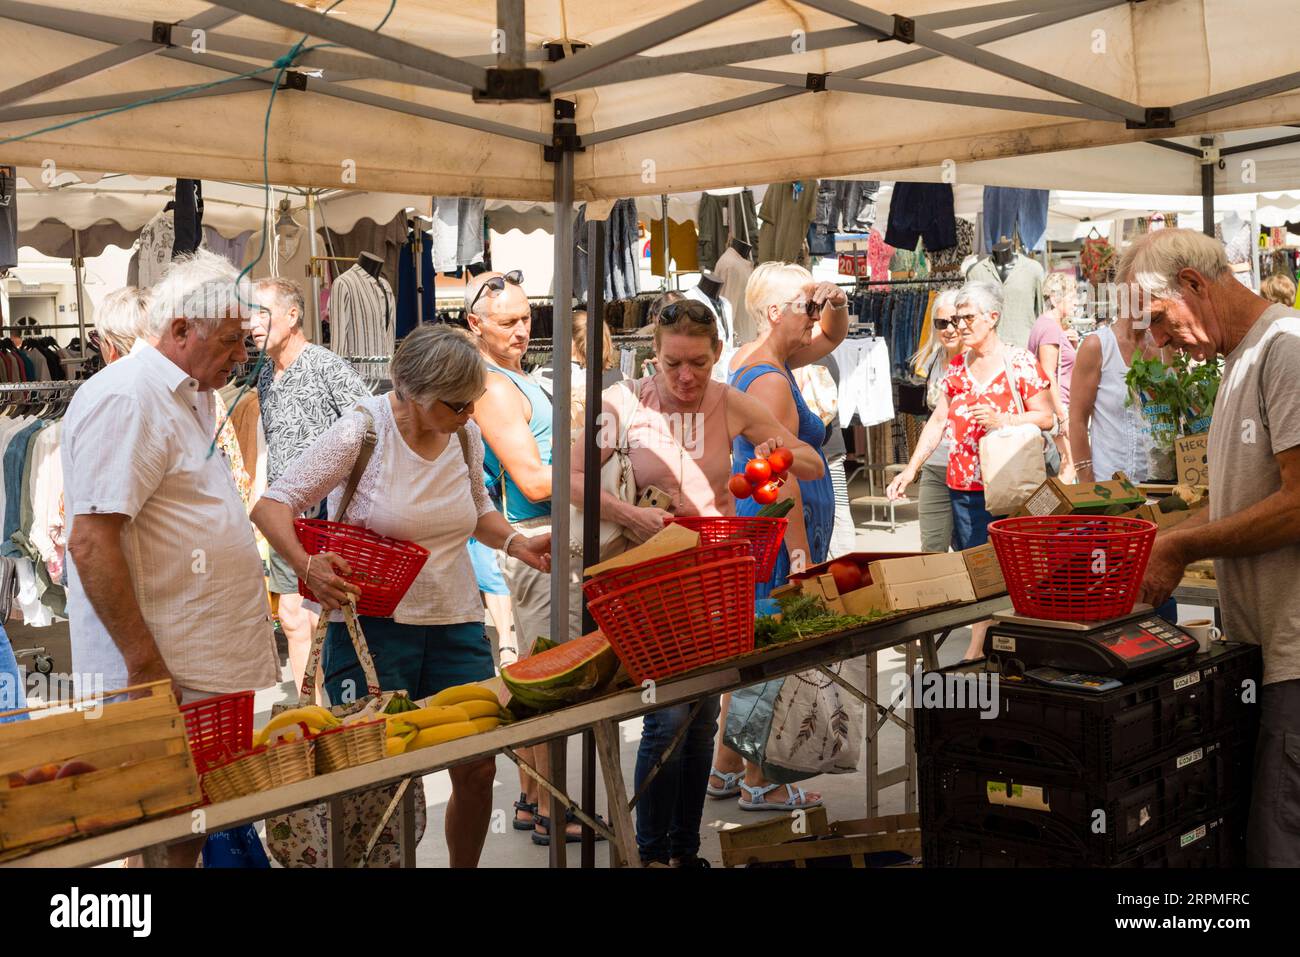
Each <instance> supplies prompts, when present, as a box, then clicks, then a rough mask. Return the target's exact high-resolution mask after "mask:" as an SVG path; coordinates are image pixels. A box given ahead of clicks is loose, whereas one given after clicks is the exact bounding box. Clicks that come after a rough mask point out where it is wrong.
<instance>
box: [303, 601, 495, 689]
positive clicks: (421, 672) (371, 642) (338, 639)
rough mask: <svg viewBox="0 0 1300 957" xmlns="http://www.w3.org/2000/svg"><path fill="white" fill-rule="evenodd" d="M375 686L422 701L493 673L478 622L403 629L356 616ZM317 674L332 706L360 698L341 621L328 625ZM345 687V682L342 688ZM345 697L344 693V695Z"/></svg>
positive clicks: (359, 676)
mask: <svg viewBox="0 0 1300 957" xmlns="http://www.w3.org/2000/svg"><path fill="white" fill-rule="evenodd" d="M357 620H358V622H360V624H361V633H362V634H363V635H364V636H365V639H366V646H367V647H368V648H369V649H370V657H371V658H373V659H374V661H375V672H376V674H377V675H378V677H379V687H380V688H381V689H382V690H384V691H406V693H407V694H408V695H410V697H411V698H427V697H428V696H429V695H433V694H437V693H438V692H439V691H441V690H443V689H444V688H450V687H452V686H454V685H462V684H469V683H470V682H474V681H482V680H483V679H484V678H491V677H492V676H493V675H494V674H496V668H495V667H494V666H493V664H492V648H491V645H490V644H489V643H488V638H487V632H486V631H484V630H483V623H482V622H481V621H466V622H461V623H459V624H455V625H403V624H399V623H397V622H395V621H393V619H391V618H370V617H367V616H365V615H362V616H360V617H359V618H358V619H357ZM321 669H322V671H323V672H324V675H325V677H324V685H325V692H326V694H328V695H329V699H330V701H331V702H332V703H334V704H339V703H342V702H343V701H345V700H348V699H351V700H355V699H356V698H360V697H363V696H364V695H365V693H366V679H365V675H364V674H363V673H362V671H361V664H360V663H359V662H358V661H357V653H356V651H355V649H353V647H352V640H351V639H350V638H349V637H348V629H347V626H346V625H344V624H343V622H341V621H335V622H330V626H329V631H328V632H327V633H326V635H325V648H324V652H323V653H322V662H321ZM345 682H351V684H350V685H347V686H345V684H344V683H345ZM348 692H350V694H349V693H348Z"/></svg>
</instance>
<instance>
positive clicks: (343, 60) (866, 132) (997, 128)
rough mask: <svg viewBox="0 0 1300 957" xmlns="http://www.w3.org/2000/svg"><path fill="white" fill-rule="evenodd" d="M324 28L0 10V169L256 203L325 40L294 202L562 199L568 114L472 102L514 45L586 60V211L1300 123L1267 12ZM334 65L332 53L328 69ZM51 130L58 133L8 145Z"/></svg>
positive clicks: (144, 11) (1063, 7)
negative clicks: (596, 203) (124, 175)
mask: <svg viewBox="0 0 1300 957" xmlns="http://www.w3.org/2000/svg"><path fill="white" fill-rule="evenodd" d="M326 5H327V4H325V3H324V2H323V0H304V2H303V3H301V4H296V5H295V4H289V3H283V2H280V0H218V5H217V6H215V7H209V6H208V5H207V4H204V3H200V2H195V0H117V2H115V3H113V4H111V5H107V6H100V7H96V12H95V13H86V12H84V10H85V6H86V5H85V4H84V3H82V2H79V0H39V2H19V0H0V49H3V50H4V51H5V61H6V62H5V67H6V68H5V71H4V73H5V78H4V81H3V82H4V84H6V85H10V84H13V86H12V87H11V88H10V89H9V90H8V91H6V93H4V94H0V102H3V103H5V104H9V105H6V106H4V107H0V157H2V158H4V159H6V160H7V161H9V162H16V163H18V164H20V165H26V166H37V167H39V166H40V164H41V163H42V162H43V161H46V160H53V161H54V162H55V164H57V166H58V168H59V169H94V170H116V171H122V172H133V173H148V174H152V175H160V176H168V177H174V176H190V177H196V178H202V179H205V180H226V181H242V182H261V181H263V176H264V168H263V157H262V142H263V126H264V122H265V119H266V113H267V104H268V101H269V99H270V96H269V83H270V82H271V81H273V80H274V78H275V75H276V70H275V69H274V68H271V67H270V64H271V63H272V62H273V61H274V60H275V59H276V57H278V56H281V55H283V54H284V53H286V52H287V51H289V50H290V48H291V47H293V45H294V44H295V43H296V42H297V40H298V39H299V38H300V37H301V36H302V35H303V34H304V32H308V31H310V32H311V33H312V34H313V36H314V37H319V38H320V39H319V40H312V41H310V42H309V44H308V51H306V52H303V53H302V54H301V55H300V56H299V58H298V60H297V61H296V63H295V67H303V68H305V69H311V68H315V69H316V70H318V71H319V72H320V75H319V76H308V77H307V78H306V89H305V91H304V90H300V89H285V90H282V91H281V92H280V93H278V94H277V96H276V98H275V103H274V109H273V110H272V113H271V117H270V123H269V131H270V135H269V150H268V157H267V160H268V162H267V167H266V175H267V177H268V178H269V180H270V181H271V182H274V183H282V184H286V185H290V186H313V187H319V188H334V187H338V186H341V185H345V186H355V187H356V188H358V189H362V190H367V191H370V192H390V193H411V194H416V195H422V196H429V195H480V196H489V197H496V198H501V199H523V200H547V199H551V198H552V196H553V179H554V167H553V164H551V163H548V162H547V161H546V160H545V158H544V156H543V146H544V145H546V144H548V143H550V141H551V137H552V133H553V120H554V118H555V115H554V107H553V105H552V104H550V103H548V102H509V103H499V102H498V103H488V102H474V100H473V99H472V97H471V94H470V92H469V90H470V87H471V86H474V87H477V88H479V89H485V88H487V86H488V81H489V77H488V74H487V72H485V67H486V66H490V65H492V64H493V63H495V62H496V57H495V56H493V55H492V53H493V49H494V47H493V44H494V43H497V44H498V45H499V42H500V40H501V39H502V38H505V39H509V38H512V37H520V36H521V37H522V40H524V41H526V49H527V51H528V55H529V56H530V58H533V59H536V57H537V56H538V55H539V49H540V45H541V43H542V42H543V41H546V40H553V39H555V38H560V39H567V40H568V41H571V42H580V43H586V44H591V47H590V48H589V49H585V50H580V51H579V52H577V53H576V54H575V55H572V56H569V57H567V58H566V59H564V60H561V61H560V62H557V63H544V64H537V63H530V64H529V65H530V66H534V67H536V66H540V68H541V70H542V72H541V75H540V78H537V83H538V84H539V87H540V88H545V91H546V92H547V93H549V95H550V96H552V97H555V98H562V97H567V98H569V99H571V100H573V101H574V102H576V124H577V126H576V132H577V134H578V136H579V137H580V138H581V143H582V145H583V147H584V150H585V151H584V152H580V153H578V154H576V156H575V161H574V174H575V190H574V195H575V196H576V197H577V198H578V199H584V198H609V199H612V198H617V197H622V196H636V195H656V194H661V193H681V192H686V191H690V190H695V189H701V188H709V187H716V186H730V185H743V184H748V183H770V182H780V181H784V180H788V179H792V178H797V177H811V176H819V175H820V176H858V175H865V174H868V173H871V172H873V171H874V172H877V173H878V174H879V175H881V176H882V178H915V177H899V176H896V175H893V171H900V170H908V169H915V168H918V167H920V168H924V167H927V166H938V165H939V164H941V163H943V161H945V160H950V161H952V163H953V164H955V166H956V169H957V171H958V172H957V175H958V181H959V182H961V181H962V175H963V173H962V171H963V168H964V166H965V165H966V164H973V163H983V162H990V161H997V160H1000V159H1002V158H1005V157H1014V156H1024V155H1031V154H1040V153H1046V152H1051V151H1057V150H1063V149H1078V148H1082V147H1089V148H1103V147H1109V146H1113V145H1115V144H1124V143H1131V142H1134V141H1137V140H1141V139H1150V138H1153V137H1160V136H1167V135H1179V136H1188V135H1192V134H1197V133H1200V132H1204V131H1213V130H1227V129H1239V128H1246V127H1261V126H1266V125H1277V124H1285V123H1289V122H1294V121H1297V120H1300V93H1296V92H1293V90H1294V88H1296V87H1298V86H1300V75H1297V74H1294V73H1291V74H1288V71H1291V70H1293V69H1294V52H1293V48H1294V43H1293V40H1292V37H1291V35H1290V31H1289V30H1288V29H1287V27H1288V26H1289V20H1288V19H1287V16H1286V11H1285V10H1280V9H1279V6H1278V4H1277V3H1275V2H1272V0H1147V2H1144V3H1141V4H1131V3H1127V2H1121V0H1007V2H998V3H993V2H989V0H915V2H911V3H908V4H906V7H907V13H908V15H909V16H915V17H916V18H917V19H916V20H915V21H914V22H912V21H908V22H903V23H901V24H900V25H899V35H900V36H905V35H906V32H907V30H908V29H909V28H912V29H913V30H914V37H915V41H916V42H915V43H904V42H899V41H898V40H893V41H891V42H885V43H881V42H878V40H879V38H880V37H881V36H882V35H886V34H891V33H893V32H895V21H894V20H893V18H892V17H889V16H885V15H883V14H881V13H880V12H879V11H878V10H875V9H872V8H870V7H868V6H864V5H861V4H858V3H855V2H852V0H803V2H799V3H787V2H775V0H769V2H755V0H698V2H694V3H688V2H686V0H623V2H620V3H609V2H604V0H602V2H592V0H567V2H556V0H536V2H533V0H526V2H512V3H506V4H505V5H504V6H505V8H506V9H510V8H512V7H513V8H522V9H523V11H524V21H523V24H524V26H525V29H524V30H523V32H522V35H520V34H517V33H516V32H515V30H516V22H514V21H510V20H507V21H505V22H504V23H503V24H502V32H501V33H499V34H494V30H496V29H497V28H498V24H497V20H496V7H497V5H496V4H492V3H479V4H466V3H464V2H463V0H460V2H454V3H453V2H449V0H402V2H399V3H397V4H396V7H395V9H394V10H393V12H392V15H391V17H389V18H388V20H387V22H386V23H385V25H384V27H383V30H382V33H375V32H373V27H374V26H375V25H377V24H378V23H379V22H380V21H381V20H382V19H383V18H384V15H385V13H386V12H387V10H388V8H389V3H388V0H348V2H347V3H345V4H343V5H342V6H341V7H339V8H338V9H337V10H334V11H333V12H331V13H330V15H329V16H328V17H325V16H321V15H320V14H318V13H317V12H316V10H318V9H323V8H324V7H325V6H326ZM827 11H830V12H827ZM999 17H1001V18H1002V19H998V18H999ZM178 19H181V20H183V22H182V24H181V25H179V26H176V27H175V28H173V29H172V31H171V35H170V41H171V43H172V46H169V47H166V46H163V45H162V44H160V43H159V42H157V40H158V39H161V40H166V39H168V38H167V37H166V36H162V37H159V38H157V39H155V38H153V35H152V25H153V21H155V20H160V21H173V22H174V21H176V20H178ZM1270 27H1277V28H1275V29H1270ZM196 30H201V31H206V32H199V33H196V32H195V31H196ZM954 38H959V39H956V40H955V39H954ZM200 41H201V42H202V45H201V46H200ZM322 41H330V42H332V43H335V44H339V45H337V46H334V47H331V48H327V49H310V48H311V47H313V46H320V45H321V42H322ZM981 44H983V45H981ZM519 45H522V44H517V46H516V48H517V47H518V46H519ZM348 46H350V47H351V48H352V49H351V50H348V49H346V47H348ZM798 51H803V52H798ZM507 52H510V48H509V47H507ZM645 53H648V54H650V55H648V56H642V55H640V54H645ZM751 57H753V58H757V59H747V58H751ZM471 58H472V59H471ZM738 63H743V64H744V65H743V66H736V65H735V64H738ZM506 65H507V66H512V65H513V64H511V63H510V62H508V61H507V62H506ZM109 67H111V69H109ZM259 68H263V72H261V73H259V74H257V75H256V76H254V77H251V78H243V79H237V80H235V81H234V82H229V83H226V84H225V85H221V86H215V87H207V88H204V89H193V88H194V87H197V86H200V85H206V84H211V83H213V82H215V81H217V80H227V79H229V78H230V77H231V76H232V75H235V74H241V73H247V72H249V71H253V70H257V69H259ZM51 71H53V73H52V72H51ZM295 72H296V70H295ZM828 73H829V74H831V75H830V77H829V79H824V80H823V79H821V77H822V76H823V75H824V74H828ZM810 75H811V78H810ZM516 76H517V75H516ZM638 77H640V78H638ZM522 79H524V80H527V79H528V77H526V76H525V77H522ZM65 81H70V82H65ZM60 83H62V85H60ZM809 83H811V84H812V85H814V86H817V85H825V86H826V87H827V89H826V90H825V91H824V92H810V91H809V90H808V89H807V87H808V84H809ZM33 91H34V92H33ZM178 91H180V92H178ZM492 92H495V91H492ZM1219 94H1223V95H1222V96H1219ZM175 96H183V97H184V98H180V99H176V98H173V99H168V100H167V101H165V102H154V103H152V104H151V105H148V106H143V107H140V108H138V109H125V110H124V107H126V106H127V105H128V104H131V103H135V102H138V101H139V100H141V99H146V98H147V99H153V100H158V99H159V98H160V97H175ZM1213 97H1217V98H1213ZM1207 98H1209V99H1207ZM933 100H940V101H942V102H932V101H933ZM1148 108H1171V109H1172V117H1173V119H1174V120H1175V122H1176V127H1175V129H1173V130H1159V129H1128V128H1126V122H1127V123H1128V124H1130V125H1131V124H1133V123H1134V122H1137V121H1141V122H1146V121H1148V120H1150V119H1153V118H1155V114H1149V113H1148ZM107 110H117V111H118V112H113V113H111V115H105V116H103V117H101V118H98V119H94V120H92V121H90V122H85V123H80V124H77V125H70V126H64V128H60V129H53V128H52V127H55V126H59V125H62V124H68V123H70V122H71V121H73V120H76V119H79V118H81V117H84V116H86V115H89V114H90V113H93V112H95V111H101V112H102V111H107ZM35 130H47V131H46V132H42V133H40V134H39V135H36V136H33V137H29V138H25V139H22V140H21V141H17V142H8V143H5V142H4V139H5V138H7V137H12V136H16V135H21V134H29V133H31V132H32V131H35ZM1147 149H1151V148H1149V147H1148V148H1147ZM1175 158H1177V157H1175ZM1080 162H1082V163H1084V164H1085V165H1089V166H1090V165H1091V164H1090V161H1089V160H1087V159H1082V158H1081V160H1080ZM1153 165H1159V164H1158V163H1157V164H1153ZM1129 172H1131V173H1133V174H1134V175H1135V176H1139V175H1140V174H1139V173H1138V171H1137V170H1130V171H1129ZM1153 175H1154V174H1153ZM353 177H354V178H355V181H354V182H353ZM1184 179H1185V177H1184ZM1053 185H1069V184H1062V183H1059V182H1058V183H1056V184H1053ZM1135 185H1136V188H1140V189H1152V188H1153V187H1154V184H1151V183H1138V184H1135ZM1171 187H1174V189H1175V190H1176V191H1178V192H1184V191H1186V192H1192V191H1193V189H1192V188H1191V187H1190V184H1187V183H1186V182H1180V183H1178V184H1176V185H1175V184H1173V183H1171V182H1168V181H1165V182H1164V183H1163V185H1162V186H1161V187H1160V188H1161V189H1163V190H1165V191H1168V190H1170V189H1171ZM1093 188H1095V187H1093ZM1130 188H1133V187H1130Z"/></svg>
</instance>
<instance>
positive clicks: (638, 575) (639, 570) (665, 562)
mask: <svg viewBox="0 0 1300 957" xmlns="http://www.w3.org/2000/svg"><path fill="white" fill-rule="evenodd" d="M749 554H750V547H749V542H747V541H740V540H737V541H734V542H719V543H718V544H717V545H703V546H701V547H699V548H688V549H686V550H685V551H682V552H674V553H673V554H671V555H665V556H663V557H662V558H652V559H650V560H649V561H648V562H640V563H639V564H636V565H627V566H625V567H623V568H615V569H614V570H613V571H608V572H605V573H604V574H602V575H598V576H596V577H595V578H593V579H591V580H589V581H587V582H585V583H584V584H583V586H582V590H583V591H584V592H585V593H586V595H587V601H589V602H590V601H595V600H596V599H597V598H600V597H601V596H602V595H608V594H609V593H610V592H613V591H617V590H618V589H620V588H627V587H629V586H630V585H635V584H637V583H638V582H643V581H646V580H647V579H650V578H657V577H658V576H660V575H667V574H668V573H670V572H680V571H685V570H687V569H688V568H698V567H700V566H701V565H708V564H711V563H713V562H718V561H722V560H723V559H724V558H744V557H745V556H747V555H749Z"/></svg>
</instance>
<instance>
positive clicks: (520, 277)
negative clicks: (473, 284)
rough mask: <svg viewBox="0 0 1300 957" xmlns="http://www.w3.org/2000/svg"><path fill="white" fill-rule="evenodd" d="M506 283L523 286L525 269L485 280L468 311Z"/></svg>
mask: <svg viewBox="0 0 1300 957" xmlns="http://www.w3.org/2000/svg"><path fill="white" fill-rule="evenodd" d="M506 283H510V285H512V286H522V285H523V284H524V273H523V270H520V269H512V270H510V272H508V273H506V274H505V275H504V276H493V277H492V278H491V279H489V280H487V281H486V282H484V283H483V285H481V286H479V287H478V292H476V293H475V294H474V298H473V299H472V300H470V304H469V309H467V310H466V312H467V313H470V314H472V313H473V312H474V307H475V306H476V305H478V301H479V300H480V299H482V298H483V293H485V292H487V291H488V290H489V289H491V290H492V292H493V294H494V295H495V294H498V293H501V292H503V291H504V290H505V288H506ZM457 414H459V413H457Z"/></svg>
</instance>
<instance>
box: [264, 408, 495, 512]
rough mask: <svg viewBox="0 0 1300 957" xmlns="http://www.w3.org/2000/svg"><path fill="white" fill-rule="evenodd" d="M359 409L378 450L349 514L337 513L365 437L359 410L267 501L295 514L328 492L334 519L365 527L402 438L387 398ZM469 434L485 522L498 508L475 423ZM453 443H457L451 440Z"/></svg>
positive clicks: (306, 455)
mask: <svg viewBox="0 0 1300 957" xmlns="http://www.w3.org/2000/svg"><path fill="white" fill-rule="evenodd" d="M360 404H361V405H363V406H364V407H365V408H367V409H368V410H369V411H370V414H371V415H372V416H374V420H375V437H376V442H375V451H374V453H373V454H372V455H371V456H370V464H369V465H367V466H366V470H365V472H363V473H362V474H361V481H360V483H359V484H358V485H357V490H356V493H355V494H354V495H353V496H352V502H351V504H350V505H349V506H348V511H347V514H346V515H344V516H342V517H340V516H339V515H337V514H336V513H337V511H338V506H339V502H340V501H341V500H342V498H343V489H344V487H345V486H346V485H347V481H348V476H349V475H351V474H352V466H353V464H355V462H356V460H357V456H358V455H360V454H361V440H362V438H363V437H364V436H365V432H366V421H365V417H364V416H363V415H362V413H361V412H359V411H356V410H354V411H352V412H348V413H346V414H345V415H344V416H343V417H342V418H340V419H339V420H338V421H337V422H335V423H334V424H333V425H332V426H330V428H329V431H327V432H326V433H325V434H324V435H322V436H321V437H320V438H319V439H317V440H316V441H315V443H314V444H313V445H312V446H311V447H310V448H309V449H307V451H305V452H303V454H302V455H300V456H299V457H298V458H296V459H294V461H293V463H292V464H290V465H289V467H288V468H287V469H285V471H284V474H283V475H281V476H280V477H279V478H278V479H277V480H276V482H275V484H274V485H272V486H271V487H270V488H268V489H267V490H266V497H267V498H269V499H271V500H273V501H276V502H283V503H284V504H285V505H288V506H289V508H290V509H292V510H293V512H294V514H295V515H296V514H301V513H302V512H303V511H305V510H306V509H308V508H310V507H311V506H313V505H315V504H316V503H317V502H319V501H320V500H321V499H322V498H324V497H325V496H326V494H327V493H328V495H329V517H330V518H331V519H333V520H335V521H342V522H346V523H348V524H349V525H360V526H362V527H363V528H364V527H366V524H367V521H368V520H369V518H370V506H371V503H372V502H373V501H374V500H375V497H376V496H377V495H380V494H383V493H384V491H385V490H384V489H381V488H379V476H381V475H383V474H384V456H385V455H386V454H388V451H389V449H391V448H392V444H393V443H394V442H401V441H402V437H401V436H400V435H398V433H397V422H396V420H394V418H393V408H392V406H391V405H390V404H389V401H388V396H387V395H380V396H374V397H372V398H369V399H363V400H362V401H361V403H360ZM465 431H466V433H467V434H468V435H469V478H470V490H471V492H472V494H473V496H474V506H475V509H476V510H477V513H478V515H479V517H480V518H481V517H482V516H483V515H485V514H486V513H488V512H490V511H492V510H493V508H494V506H493V504H492V500H491V499H490V498H489V497H488V493H487V487H486V486H485V485H484V484H483V436H482V433H480V432H479V429H478V426H477V425H475V424H474V423H473V422H468V423H466V425H465ZM450 441H452V442H457V441H458V440H457V439H456V437H455V436H454V435H453V436H451V438H450Z"/></svg>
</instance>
